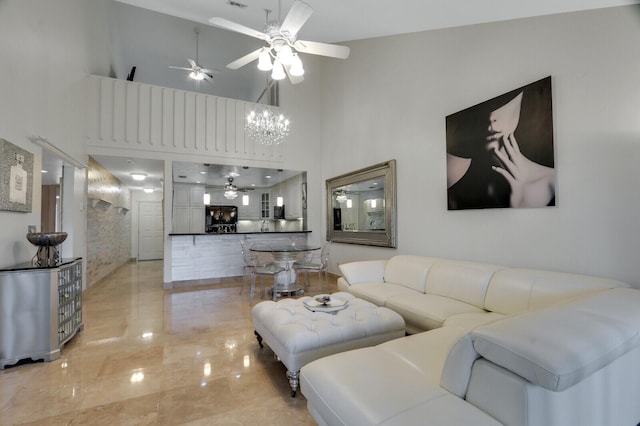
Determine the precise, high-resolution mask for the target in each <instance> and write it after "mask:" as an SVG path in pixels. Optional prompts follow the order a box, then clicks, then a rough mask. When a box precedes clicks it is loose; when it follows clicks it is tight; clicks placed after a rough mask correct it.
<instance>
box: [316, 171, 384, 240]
mask: <svg viewBox="0 0 640 426" xmlns="http://www.w3.org/2000/svg"><path fill="white" fill-rule="evenodd" d="M326 184H327V240H330V241H334V242H338V243H349V244H363V245H370V246H380V247H396V235H397V230H396V160H390V161H386V162H384V163H380V164H376V165H373V166H370V167H366V168H364V169H360V170H356V171H354V172H351V173H346V174H344V175H341V176H336V177H334V178H331V179H327V181H326Z"/></svg>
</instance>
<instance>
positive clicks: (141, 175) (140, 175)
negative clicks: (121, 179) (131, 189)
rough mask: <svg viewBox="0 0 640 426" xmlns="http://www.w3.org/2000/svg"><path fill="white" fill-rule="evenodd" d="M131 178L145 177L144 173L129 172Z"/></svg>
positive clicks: (140, 178) (139, 178)
mask: <svg viewBox="0 0 640 426" xmlns="http://www.w3.org/2000/svg"><path fill="white" fill-rule="evenodd" d="M131 177H132V178H133V180H144V179H145V178H146V177H147V174H146V173H131Z"/></svg>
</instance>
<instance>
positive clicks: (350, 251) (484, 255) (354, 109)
mask: <svg viewBox="0 0 640 426" xmlns="http://www.w3.org/2000/svg"><path fill="white" fill-rule="evenodd" d="M639 12H640V10H639V9H638V7H637V6H628V7H619V8H610V9H602V10H597V11H590V12H581V13H572V14H563V15H555V16H546V17H540V18H532V19H523V20H514V21H508V22H502V23H496V24H483V25H476V26H468V27H461V28H455V29H447V30H438V31H431V32H422V33H415V34H409V35H402V36H396V37H387V38H380V39H371V40H363V41H357V42H352V43H349V45H350V46H351V49H352V50H351V56H350V58H349V59H348V60H346V61H331V62H325V63H324V64H323V65H324V67H323V69H322V71H323V74H322V76H323V85H322V92H321V93H322V114H321V115H322V116H323V133H322V142H321V143H322V182H324V179H327V178H330V177H333V176H336V175H339V174H342V173H345V172H348V171H350V170H355V169H358V168H361V167H365V166H368V165H371V164H375V163H378V162H381V161H384V160H388V159H392V158H395V159H396V160H397V166H398V169H397V170H398V172H397V174H398V181H397V182H398V248H397V249H380V248H371V247H363V246H354V245H334V247H333V249H332V265H331V266H332V270H333V271H337V268H336V262H346V261H350V260H354V259H363V258H386V257H389V256H392V255H395V254H404V253H407V254H408V253H415V254H424V255H433V256H446V257H452V258H459V259H469V260H476V261H486V262H494V263H499V264H504V265H508V266H525V267H540V268H546V269H554V270H561V271H571V272H580V273H587V274H593V275H604V276H609V277H613V278H617V279H621V280H624V281H627V282H630V283H632V284H634V285H636V286H639V287H640V276H639V274H638V256H639V253H640V238H639V237H640V226H638V224H637V222H638V217H639V216H640V190H638V187H639V184H640V167H638V164H639V160H640V83H639V81H640V80H639V79H638V76H640V50H639V49H638V46H640V13H639ZM548 75H551V76H552V90H553V108H554V111H553V118H554V129H555V155H556V172H557V192H556V204H557V207H554V208H540V209H487V210H466V211H447V194H446V164H445V160H446V152H445V117H446V116H447V115H449V114H451V113H454V112H457V111H459V110H461V109H463V108H466V107H469V106H472V105H475V104H477V103H479V102H482V101H485V100H487V99H490V98H492V97H495V96H497V95H500V94H502V93H505V92H507V91H510V90H513V89H516V88H518V87H521V86H523V85H525V84H528V83H531V82H534V81H536V80H538V79H540V78H543V77H546V76H548ZM317 184H318V181H317V180H315V181H314V185H317ZM315 189H316V191H314V192H318V191H324V188H323V186H316V187H315ZM309 192H310V193H311V191H309ZM322 208H323V209H324V206H322ZM323 226H324V225H323Z"/></svg>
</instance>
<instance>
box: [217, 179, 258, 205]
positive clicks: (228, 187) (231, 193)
mask: <svg viewBox="0 0 640 426" xmlns="http://www.w3.org/2000/svg"><path fill="white" fill-rule="evenodd" d="M214 189H216V190H220V191H224V198H226V199H227V200H234V199H236V198H237V197H238V192H246V191H250V190H253V189H254V188H250V187H248V188H238V187H237V186H236V185H234V184H233V177H228V178H227V183H226V184H225V185H224V186H220V187H215V188H214Z"/></svg>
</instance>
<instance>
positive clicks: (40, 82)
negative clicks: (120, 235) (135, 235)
mask: <svg viewBox="0 0 640 426" xmlns="http://www.w3.org/2000/svg"><path fill="white" fill-rule="evenodd" d="M110 6H111V0H94V1H91V2H87V1H84V0H57V1H55V2H52V1H49V0H26V1H25V0H3V1H0V58H1V63H2V65H1V66H0V93H1V94H2V95H1V96H0V137H1V138H4V139H7V140H8V141H10V142H11V143H13V144H15V145H18V146H19V147H21V148H23V149H26V150H27V151H29V152H32V153H34V155H35V167H34V183H33V184H34V190H33V212H32V213H29V214H25V213H12V212H4V211H0V223H2V226H1V227H0V265H2V266H9V265H12V264H15V263H19V262H25V261H29V260H31V258H32V257H33V255H34V253H35V250H34V247H33V246H32V245H31V244H30V243H29V242H27V240H26V238H25V235H26V233H27V226H28V225H38V224H39V223H40V194H41V191H40V184H41V179H40V164H41V161H42V158H41V153H42V149H41V148H40V146H39V145H36V144H34V143H32V142H31V141H30V138H31V137H34V136H41V137H44V138H46V139H47V140H48V141H50V142H51V143H52V144H54V145H55V146H56V147H58V148H60V149H62V150H63V151H64V152H66V153H67V154H69V155H71V156H72V157H74V158H75V159H78V160H80V161H83V162H86V147H85V145H84V138H83V135H84V127H83V123H84V119H83V116H82V111H83V110H84V106H85V90H84V77H85V75H86V74H87V73H98V74H105V75H106V74H107V73H108V69H109V55H110V49H109V47H108V43H109V38H110V35H109V29H108V26H107V23H108V22H109V16H110ZM81 209H82V207H81V206H78V210H81ZM83 222H84V219H83V218H80V219H79V220H78V221H77V222H76V223H77V224H78V226H80V227H81V228H82V230H80V231H79V232H78V234H80V233H82V234H84V231H83V229H84V228H83V226H84V224H83ZM38 228H39V226H38ZM65 244H73V245H74V250H73V254H74V255H82V254H80V253H82V250H83V249H84V246H85V245H86V240H85V241H80V242H78V241H77V240H76V239H75V238H74V239H73V240H71V241H68V242H65ZM65 253H68V251H67V250H65Z"/></svg>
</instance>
